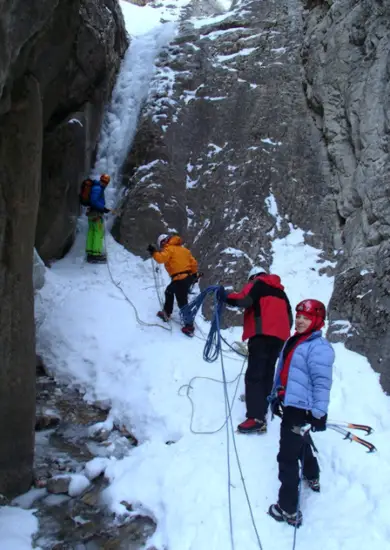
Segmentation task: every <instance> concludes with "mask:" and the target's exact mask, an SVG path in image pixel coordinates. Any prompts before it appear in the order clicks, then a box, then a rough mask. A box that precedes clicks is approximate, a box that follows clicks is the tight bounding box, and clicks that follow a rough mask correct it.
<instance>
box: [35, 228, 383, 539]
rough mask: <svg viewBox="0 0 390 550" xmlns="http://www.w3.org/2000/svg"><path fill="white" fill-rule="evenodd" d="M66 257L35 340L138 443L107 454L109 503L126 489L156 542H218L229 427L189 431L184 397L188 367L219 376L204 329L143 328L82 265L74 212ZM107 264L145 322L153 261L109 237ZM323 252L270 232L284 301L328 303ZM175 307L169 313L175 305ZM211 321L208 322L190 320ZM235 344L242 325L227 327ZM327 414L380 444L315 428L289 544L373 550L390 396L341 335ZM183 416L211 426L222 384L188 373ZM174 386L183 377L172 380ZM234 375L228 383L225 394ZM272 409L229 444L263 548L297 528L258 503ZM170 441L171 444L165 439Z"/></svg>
mask: <svg viewBox="0 0 390 550" xmlns="http://www.w3.org/2000/svg"><path fill="white" fill-rule="evenodd" d="M80 229H81V231H80V233H79V237H78V240H77V242H76V244H75V246H74V247H73V249H72V250H71V252H70V253H69V254H68V256H67V257H66V258H65V259H64V260H62V261H59V262H57V263H56V264H54V265H53V267H52V269H51V270H50V271H49V272H48V273H47V282H46V285H45V287H44V288H43V289H42V291H41V293H40V298H41V300H39V302H38V308H37V316H38V320H39V325H40V327H39V330H38V344H39V349H38V351H39V353H40V354H42V356H43V357H44V360H45V362H46V364H47V365H48V366H49V368H50V369H53V371H54V372H55V373H56V376H58V377H59V378H60V379H63V380H65V381H67V382H69V383H72V384H76V385H77V386H78V387H80V388H82V389H84V390H85V391H86V394H85V397H86V399H89V400H95V399H99V400H100V399H108V400H110V402H111V404H112V409H111V413H110V420H109V422H108V424H109V423H110V422H111V421H116V422H119V423H122V424H124V425H125V426H126V427H127V428H128V429H129V430H130V431H132V432H133V433H134V435H135V436H136V437H137V438H138V439H139V441H140V445H139V447H137V448H135V449H134V450H133V451H132V452H131V454H130V455H129V456H127V457H125V458H124V459H122V460H116V459H114V458H112V459H111V460H109V461H107V464H106V467H105V475H106V476H107V478H108V479H109V480H110V482H111V484H110V486H109V488H108V489H106V491H105V501H106V503H107V505H108V506H109V507H110V509H111V510H113V511H115V512H118V513H124V512H125V509H124V507H123V506H122V505H121V504H120V502H121V501H122V500H126V501H128V502H131V503H133V506H134V510H135V513H139V512H141V513H147V514H150V515H151V516H152V517H154V518H155V519H156V521H157V523H158V528H157V531H156V534H155V536H154V537H153V540H151V541H150V544H151V545H154V546H155V547H156V548H157V549H159V550H160V549H163V548H166V549H169V550H204V549H205V548H207V549H208V550H224V549H226V548H229V547H230V542H229V523H228V517H229V516H228V500H227V490H228V487H227V466H226V432H225V429H222V430H221V431H219V432H218V433H216V434H214V435H200V434H193V433H191V431H190V422H191V405H190V402H189V400H188V399H187V398H186V397H185V393H186V389H185V388H182V386H183V385H186V384H188V383H189V381H190V379H191V378H192V377H194V376H206V377H207V376H209V377H213V378H216V379H221V372H220V365H219V363H213V364H208V363H205V362H204V361H203V359H202V350H203V345H204V341H203V340H202V339H201V338H202V336H201V334H200V332H199V331H198V335H199V336H200V338H199V339H196V338H195V339H193V340H190V339H188V338H186V337H185V336H184V335H182V334H181V333H180V330H179V328H180V327H179V325H178V324H175V323H174V324H173V325H172V330H171V331H167V330H163V329H162V328H160V327H158V326H141V325H140V324H139V323H137V321H136V319H135V314H134V311H133V309H132V307H131V306H130V304H129V303H128V302H127V301H126V300H125V298H124V296H123V294H122V293H121V291H120V290H119V289H118V288H117V287H116V286H114V284H113V283H112V281H111V279H110V273H109V271H108V268H107V266H105V265H100V266H99V265H98V266H96V265H88V264H86V263H85V262H84V259H83V248H84V235H83V224H81V228H80ZM107 248H108V255H109V267H110V270H111V273H112V276H113V279H114V280H115V282H116V283H120V285H121V287H122V288H123V290H124V292H125V294H126V295H127V296H128V297H129V298H130V300H131V301H132V302H133V304H134V305H135V307H136V308H137V312H138V315H139V317H140V318H141V320H142V321H144V322H147V323H150V324H152V325H153V324H155V323H156V317H155V314H156V311H157V309H158V307H159V304H158V300H157V295H156V289H155V286H154V278H153V271H152V265H151V261H150V260H149V261H146V262H143V261H142V260H141V259H140V258H138V257H135V256H133V255H132V254H130V253H128V252H127V251H125V250H124V249H123V248H122V247H121V246H120V245H118V244H117V243H115V242H114V240H113V239H112V238H111V237H108V238H107ZM318 253H319V251H317V250H315V249H314V248H312V247H310V246H307V245H305V244H303V233H302V232H301V231H300V230H299V229H293V228H292V231H291V234H290V235H289V236H288V237H286V238H285V239H282V240H276V241H275V242H274V264H273V271H274V272H276V273H279V274H280V276H281V278H282V281H283V282H284V284H285V285H286V288H287V292H288V294H289V296H290V298H291V301H292V303H293V305H294V306H295V305H296V303H297V302H298V301H299V300H301V299H302V298H304V297H314V298H319V299H322V300H324V301H327V300H328V299H329V297H330V294H331V289H332V283H333V281H332V279H330V278H328V277H327V276H326V275H324V276H319V274H318V270H319V269H320V268H321V267H323V265H324V264H322V263H318ZM176 318H177V319H178V317H177V313H176ZM198 324H199V326H200V328H201V329H202V331H204V332H207V330H208V326H207V323H205V322H204V321H202V320H201V319H200V320H199V322H198ZM225 337H226V338H227V339H228V340H229V341H231V342H233V341H234V340H237V339H239V337H240V330H239V329H237V328H236V329H234V330H228V331H226V334H225ZM335 349H336V356H337V359H336V364H335V370H334V386H333V389H332V399H331V408H330V414H329V416H330V418H331V419H333V420H347V421H352V422H357V423H365V424H370V425H372V426H373V427H374V429H375V434H373V435H372V436H370V440H371V441H372V442H373V443H374V444H375V445H376V446H377V447H378V449H379V452H378V453H377V454H367V453H366V452H365V450H364V449H363V447H360V446H359V445H357V444H355V443H354V444H350V443H349V442H345V441H343V440H342V437H341V436H340V435H339V434H336V433H334V432H331V431H327V432H325V433H321V434H318V435H317V436H315V442H316V445H317V446H318V449H319V460H320V464H321V470H322V492H321V493H320V494H319V495H318V494H314V493H312V492H310V491H309V489H306V488H305V489H304V491H303V495H302V511H303V514H304V526H303V527H302V529H300V530H299V532H298V546H297V547H298V548H299V549H301V550H309V549H310V550H311V549H312V547H313V544H314V542H313V541H314V540H315V541H316V542H317V545H318V547H319V548H321V550H335V549H339V548H342V549H343V550H356V548H364V547H366V548H370V549H373V550H376V549H378V550H379V549H381V550H383V549H384V548H390V542H389V541H390V527H389V522H388V517H389V513H390V496H389V495H390V491H389V489H390V429H389V427H388V421H387V419H388V418H390V400H389V398H388V397H386V396H385V395H384V393H383V392H382V390H381V388H380V385H379V382H378V377H377V375H376V374H375V373H374V372H373V371H372V370H371V368H370V366H369V365H368V363H367V361H366V360H365V359H364V358H363V357H361V356H359V355H358V354H355V353H352V352H349V351H347V350H345V348H344V346H343V345H341V344H338V345H336V346H335ZM224 361H225V368H226V374H227V378H228V380H234V379H235V378H236V377H237V375H238V374H239V373H240V371H241V369H242V361H241V359H240V358H239V357H238V356H235V355H233V354H230V353H229V354H225V359H224ZM191 386H192V390H191V391H190V395H191V397H192V399H193V401H194V406H195V410H194V418H193V428H194V430H195V431H213V430H217V429H218V428H219V427H220V426H222V425H223V423H224V420H225V409H224V395H223V386H222V384H219V383H216V382H212V381H210V380H195V381H193V382H192V383H191ZM180 388H182V389H180ZM236 390H237V389H236V384H235V383H232V384H229V385H228V391H229V396H230V399H232V397H233V395H234V394H235V393H236ZM242 392H243V380H242V378H241V380H240V383H239V388H238V391H237V393H236V398H235V400H234V401H233V403H232V406H233V422H234V425H236V424H237V423H238V422H239V421H241V420H242V419H243V417H244V414H245V410H244V404H243V403H242V402H241V401H240V400H239V399H238V397H239V395H240V394H241V393H242ZM278 431H279V420H277V419H276V420H275V421H274V422H272V423H270V425H269V431H268V433H267V434H266V435H262V436H252V437H251V436H242V435H236V442H237V446H238V453H239V457H240V461H241V464H242V469H243V474H244V478H245V482H246V484H247V488H248V491H249V497H250V501H251V505H252V508H253V512H254V517H255V521H256V525H257V529H258V531H259V534H260V538H261V541H262V544H263V548H264V550H268V549H270V550H271V549H272V548H289V547H291V544H292V537H293V530H292V529H291V527H289V526H287V525H279V524H277V523H275V522H274V521H273V520H272V519H271V518H270V517H269V516H267V514H266V511H267V509H268V506H269V505H270V504H271V503H273V502H275V500H276V497H277V491H278V486H279V483H278V479H277V463H276V454H277V450H278ZM167 442H174V443H171V444H167ZM230 455H231V456H230V460H231V465H232V479H231V487H232V489H231V490H232V510H233V528H234V539H235V547H236V549H237V550H252V549H253V550H255V549H256V548H257V547H258V545H257V542H256V538H255V534H254V531H253V528H252V526H251V521H250V516H249V512H248V507H247V504H246V500H245V495H244V491H243V488H242V484H241V481H240V476H239V472H238V469H237V465H236V461H235V457H234V453H233V450H232V448H231V449H230Z"/></svg>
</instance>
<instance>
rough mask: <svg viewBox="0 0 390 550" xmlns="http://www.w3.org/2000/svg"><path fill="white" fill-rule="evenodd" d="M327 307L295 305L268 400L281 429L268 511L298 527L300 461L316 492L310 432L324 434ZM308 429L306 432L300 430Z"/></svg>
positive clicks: (329, 353) (329, 362) (329, 365)
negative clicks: (275, 493)
mask: <svg viewBox="0 0 390 550" xmlns="http://www.w3.org/2000/svg"><path fill="white" fill-rule="evenodd" d="M325 318H326V309H325V306H324V304H323V303H322V302H320V301H318V300H311V299H308V300H303V301H302V302H300V303H299V304H298V305H297V307H296V317H295V334H294V335H293V336H291V338H289V339H288V340H287V342H286V343H285V345H284V347H283V350H282V352H281V354H280V357H279V362H278V367H277V371H276V376H275V381H274V385H273V389H272V392H271V395H270V397H269V401H270V407H271V411H272V414H273V415H276V416H279V417H280V418H282V423H281V426H280V447H279V454H278V458H277V460H278V463H279V481H280V482H281V486H280V489H279V499H278V502H277V504H273V505H272V506H270V508H269V510H268V513H269V515H270V516H271V517H272V518H273V519H275V520H276V521H280V522H282V521H285V522H286V523H288V524H289V525H293V526H294V527H299V526H300V525H301V523H302V513H301V511H300V510H299V485H300V476H299V461H300V462H301V465H302V476H303V479H304V480H305V481H306V482H307V484H308V486H309V488H310V489H311V490H312V491H314V492H316V493H318V492H319V491H320V480H319V475H320V470H319V466H318V461H317V459H316V457H315V456H314V454H313V451H312V448H313V449H314V450H315V447H314V443H313V441H312V439H311V436H310V430H311V431H313V432H320V431H325V430H326V421H327V413H328V405H329V397H330V390H331V386H332V370H333V363H334V358H335V354H334V351H333V348H332V346H331V344H330V343H329V342H328V340H326V339H325V338H323V337H322V333H321V329H322V327H323V326H324V323H325ZM306 425H308V426H309V427H308V429H303V426H306Z"/></svg>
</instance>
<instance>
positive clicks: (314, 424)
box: [309, 413, 328, 432]
mask: <svg viewBox="0 0 390 550" xmlns="http://www.w3.org/2000/svg"><path fill="white" fill-rule="evenodd" d="M327 419H328V415H327V414H326V415H325V416H322V417H321V418H316V417H315V416H313V415H312V414H311V413H310V418H309V424H311V431H312V432H324V431H325V430H326V421H327Z"/></svg>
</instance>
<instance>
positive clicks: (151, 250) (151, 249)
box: [146, 244, 156, 256]
mask: <svg viewBox="0 0 390 550" xmlns="http://www.w3.org/2000/svg"><path fill="white" fill-rule="evenodd" d="M146 250H147V251H148V252H149V253H150V254H151V255H152V256H153V253H154V252H156V247H155V246H153V245H152V244H149V245H148V248H147V249H146Z"/></svg>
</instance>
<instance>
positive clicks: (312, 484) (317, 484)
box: [303, 477, 321, 493]
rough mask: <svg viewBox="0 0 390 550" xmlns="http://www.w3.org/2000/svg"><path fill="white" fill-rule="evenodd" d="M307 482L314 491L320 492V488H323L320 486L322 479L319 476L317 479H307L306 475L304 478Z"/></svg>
mask: <svg viewBox="0 0 390 550" xmlns="http://www.w3.org/2000/svg"><path fill="white" fill-rule="evenodd" d="M303 479H304V480H305V481H306V483H307V484H308V486H309V487H310V489H311V490H312V491H314V492H315V493H319V492H320V490H321V486H320V480H319V478H316V479H307V478H306V477H304V478H303Z"/></svg>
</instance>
